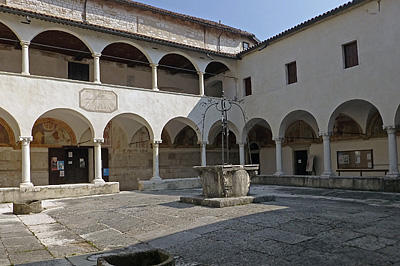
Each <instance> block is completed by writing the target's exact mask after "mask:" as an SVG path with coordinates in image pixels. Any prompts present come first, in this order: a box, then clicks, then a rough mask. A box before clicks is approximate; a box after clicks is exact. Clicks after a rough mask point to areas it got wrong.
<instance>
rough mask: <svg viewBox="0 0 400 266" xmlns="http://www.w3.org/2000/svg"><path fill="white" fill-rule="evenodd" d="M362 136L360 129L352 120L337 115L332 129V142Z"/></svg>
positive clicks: (342, 115)
mask: <svg viewBox="0 0 400 266" xmlns="http://www.w3.org/2000/svg"><path fill="white" fill-rule="evenodd" d="M362 135H363V131H362V128H361V126H360V125H359V124H358V123H357V121H356V120H354V118H352V117H351V116H349V115H346V114H339V115H338V116H337V117H336V119H335V122H334V124H333V129H332V137H331V139H332V140H341V139H354V138H360V137H362Z"/></svg>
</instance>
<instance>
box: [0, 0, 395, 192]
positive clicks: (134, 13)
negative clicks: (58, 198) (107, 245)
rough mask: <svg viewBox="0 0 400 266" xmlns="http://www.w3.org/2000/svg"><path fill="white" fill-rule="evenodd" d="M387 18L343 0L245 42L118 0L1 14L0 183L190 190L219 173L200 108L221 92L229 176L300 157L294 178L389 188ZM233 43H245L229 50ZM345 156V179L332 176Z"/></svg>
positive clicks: (228, 31) (382, 11)
mask: <svg viewBox="0 0 400 266" xmlns="http://www.w3.org/2000/svg"><path fill="white" fill-rule="evenodd" d="M399 11H400V5H399V3H398V2H397V1H395V0H382V1H379V2H377V1H373V0H355V1H353V2H351V3H349V4H347V5H345V6H342V7H340V8H338V9H336V10H332V11H330V12H328V13H326V14H324V15H321V16H320V17H317V18H314V19H311V20H310V21H308V22H305V23H304V24H302V25H299V26H297V27H295V28H293V29H290V30H288V31H287V32H285V33H282V34H281V35H278V36H275V37H272V38H271V39H268V40H265V41H263V42H260V43H257V40H256V39H255V37H254V36H253V35H252V34H249V33H246V32H243V31H240V30H237V29H233V28H230V27H228V26H224V25H220V24H218V23H214V22H207V21H204V20H201V19H196V18H192V17H188V16H185V15H180V14H176V13H172V12H168V11H165V10H160V9H157V8H154V9H152V8H150V9H149V7H148V6H147V7H143V6H142V5H141V4H139V5H137V4H130V3H125V2H124V1H100V0H98V1H87V3H86V6H85V1H72V0H71V1H53V0H52V1H50V0H43V1H39V0H19V1H17V0H7V1H3V2H2V4H1V5H0V12H1V16H0V71H1V72H0V76H1V79H0V88H1V92H2V95H3V98H2V101H1V102H0V118H1V120H0V126H1V127H0V186H1V187H18V186H21V187H23V186H32V185H34V186H38V185H48V184H52V182H60V183H63V182H67V183H68V182H72V181H68V180H67V178H66V177H65V176H64V175H65V174H66V172H64V171H72V170H68V169H70V168H69V167H70V166H72V165H79V167H78V166H77V167H76V169H75V170H76V171H78V170H79V169H78V168H84V169H85V171H86V172H85V173H84V177H85V178H84V180H85V181H86V182H93V183H95V184H97V183H101V182H104V181H103V179H105V180H108V181H117V182H119V183H120V188H121V189H123V190H130V189H137V188H138V180H139V179H140V180H149V179H156V180H158V179H159V178H164V179H174V178H189V177H195V176H196V174H195V172H194V171H193V169H192V168H193V166H196V165H201V164H203V165H204V164H206V163H207V164H218V163H221V162H222V159H221V148H222V144H221V141H220V134H221V123H220V120H221V113H220V112H219V111H218V110H217V109H216V108H209V109H207V106H209V105H210V104H211V103H216V102H218V101H219V98H216V97H220V96H222V94H224V96H225V97H227V98H228V99H231V100H233V99H235V100H236V101H237V102H236V103H237V105H233V106H232V109H231V110H230V112H229V122H228V125H229V129H230V132H231V134H230V139H229V143H230V145H229V147H230V149H229V151H230V157H231V158H230V162H231V163H234V164H239V163H240V162H244V163H254V162H258V163H259V164H260V173H261V174H263V175H273V174H275V175H277V176H282V175H285V174H288V175H295V174H297V173H300V172H301V171H303V170H301V171H300V170H299V169H300V168H299V167H300V166H299V165H298V164H303V165H304V162H305V161H309V160H310V158H312V157H313V158H314V159H313V161H312V162H313V167H312V169H309V171H307V173H303V172H302V173H303V174H312V175H326V176H332V175H339V174H340V175H349V176H357V175H359V174H361V173H359V169H362V170H368V171H364V173H363V175H364V176H377V175H380V176H385V175H388V176H389V177H398V176H399V171H398V155H397V154H398V149H399V145H398V141H397V138H398V137H397V135H398V134H397V125H399V124H400V115H399V114H400V112H399V103H397V102H396V100H395V99H397V98H399V96H400V95H399V90H398V84H400V80H399V79H400V76H399V75H398V73H399V67H398V66H397V65H398V64H397V62H398V61H399V59H400V58H399V57H400V54H399V52H398V47H399V40H400V32H399V30H398V29H399V28H400V27H399V26H400V25H399V24H400V22H399V21H398V20H397V19H396V18H397V14H398V13H399ZM26 16H28V17H26ZM243 41H246V42H249V43H250V45H253V46H252V47H250V48H249V49H248V50H246V51H243V49H242V44H243ZM349 43H356V45H357V54H356V55H357V64H356V65H355V66H352V67H346V66H345V60H344V58H345V53H344V49H345V46H346V45H347V44H349ZM293 62H296V65H295V66H296V81H295V82H293V83H292V82H288V80H289V79H288V75H292V73H289V72H288V71H291V70H289V69H288V64H290V63H293ZM74 67H78V68H79V69H80V70H79V71H77V73H78V74H79V75H78V76H79V77H78V76H74V75H76V73H75V72H73V71H76V70H74ZM81 68H82V69H81ZM74 73H75V74H74ZM82 73H84V74H85V75H84V76H80V74H82ZM248 78H250V80H251V88H250V90H248V89H249V88H246V86H245V80H246V79H248ZM288 83H291V84H288ZM239 107H240V108H242V110H244V115H243V113H242V111H241V109H240V108H239ZM206 110H207V113H206V119H205V120H203V115H204V113H205V112H206ZM2 121H3V122H2ZM41 121H47V122H46V123H44V122H43V123H40V122H41ZM38 132H39V133H38ZM42 139H43V140H42ZM39 140H40V141H39ZM350 151H354V152H355V154H356V155H355V156H356V157H355V158H352V160H355V164H356V165H355V169H350V168H346V167H345V166H344V165H343V164H345V163H347V162H348V160H347V159H344V158H346V157H343V156H344V155H343V152H350ZM364 151H371V153H370V154H371V155H368V157H366V158H363V159H362V160H363V162H362V163H361V161H357V160H361V159H360V158H361V157H357V156H358V155H357V154H358V153H360V152H364ZM69 152H71V153H69ZM103 152H104V153H105V154H106V155H104V154H103ZM75 153H76V154H82V155H79V156H80V158H78V159H81V161H78V163H77V162H75V161H73V160H72V158H74V156H75V155H74V154H75ZM299 156H305V157H301V158H300V157H299ZM346 156H347V155H346ZM53 157H55V158H63V159H62V162H63V164H64V163H65V164H66V166H65V167H66V168H65V170H64V168H62V167H64V165H63V164H62V166H61V165H60V164H58V165H57V167H56V166H55V165H54V166H53V165H51V162H52V161H51V160H52V159H53ZM69 158H71V159H69ZM357 158H359V159H357ZM102 160H103V161H102ZM365 160H367V161H365ZM56 161H57V159H56ZM59 161H61V159H59ZM339 161H340V162H341V163H339ZM364 161H365V162H364ZM79 163H81V164H79ZM351 163H353V162H351ZM339 164H341V165H339ZM357 164H360V165H357ZM358 166H360V167H358ZM343 167H344V168H343ZM75 170H74V171H75ZM350 170H354V171H350ZM54 174H56V175H58V176H56V177H53V176H54ZM76 175H79V174H76ZM53 178H56V179H53ZM51 180H53V181H51ZM54 180H56V181H54ZM71 180H72V179H71ZM77 182H78V181H77ZM79 182H80V181H79Z"/></svg>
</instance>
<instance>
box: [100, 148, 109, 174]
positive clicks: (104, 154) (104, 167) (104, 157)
mask: <svg viewBox="0 0 400 266" xmlns="http://www.w3.org/2000/svg"><path fill="white" fill-rule="evenodd" d="M101 172H102V177H103V180H104V181H106V182H109V181H110V173H109V171H108V149H107V148H101Z"/></svg>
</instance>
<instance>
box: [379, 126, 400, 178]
mask: <svg viewBox="0 0 400 266" xmlns="http://www.w3.org/2000/svg"><path fill="white" fill-rule="evenodd" d="M383 129H386V131H387V133H388V146H389V147H388V148H389V172H388V173H387V175H386V176H388V177H399V176H400V174H399V166H398V155H397V139H396V132H397V127H396V126H383Z"/></svg>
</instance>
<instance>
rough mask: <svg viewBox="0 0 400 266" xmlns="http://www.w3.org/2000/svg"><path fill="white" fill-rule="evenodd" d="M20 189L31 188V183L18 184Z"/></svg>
mask: <svg viewBox="0 0 400 266" xmlns="http://www.w3.org/2000/svg"><path fill="white" fill-rule="evenodd" d="M19 187H20V188H30V187H33V183H32V182H27V183H21V184H19Z"/></svg>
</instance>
